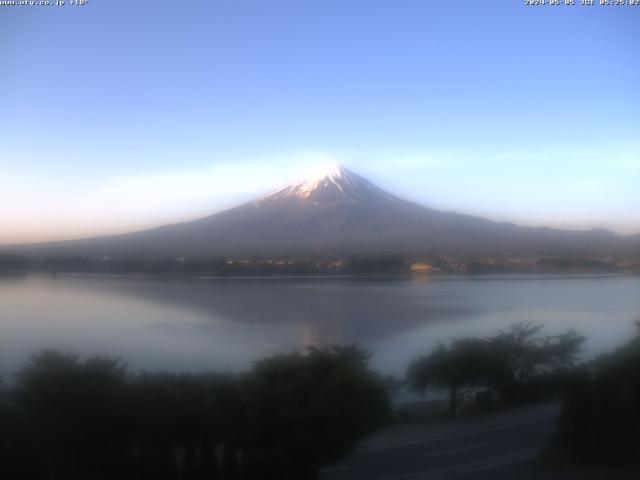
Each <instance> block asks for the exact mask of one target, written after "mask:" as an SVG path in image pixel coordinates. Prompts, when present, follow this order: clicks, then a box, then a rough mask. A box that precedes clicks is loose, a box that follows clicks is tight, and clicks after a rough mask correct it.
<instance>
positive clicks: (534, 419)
mask: <svg viewBox="0 0 640 480" xmlns="http://www.w3.org/2000/svg"><path fill="white" fill-rule="evenodd" d="M558 415H560V414H559V413H550V414H544V415H539V416H536V417H530V418H526V419H524V420H520V421H517V422H512V423H505V424H502V425H497V426H495V427H481V428H478V429H476V430H470V431H466V432H458V433H451V434H448V435H442V436H440V437H434V438H429V439H426V440H418V441H415V442H406V443H398V444H395V445H389V446H387V447H370V448H361V449H359V450H356V451H355V452H354V455H360V454H363V453H369V452H379V451H382V450H392V449H395V448H404V447H413V446H416V445H424V444H425V443H433V442H439V441H441V440H448V439H450V438H460V437H469V436H472V435H478V434H480V433H487V432H495V431H498V430H507V429H509V428H513V427H519V426H521V425H526V424H527V423H535V422H539V421H542V420H547V419H549V418H552V417H557V416H558Z"/></svg>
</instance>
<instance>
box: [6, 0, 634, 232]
mask: <svg viewBox="0 0 640 480" xmlns="http://www.w3.org/2000/svg"><path fill="white" fill-rule="evenodd" d="M67 3H68V2H67ZM578 3H579V2H578ZM0 74H1V76H0V78H1V82H2V83H1V85H2V88H0V114H1V118H2V119H3V122H2V128H1V129H0V171H1V173H2V177H1V178H2V182H0V198H1V199H2V202H0V203H1V204H0V219H1V220H0V221H1V222H2V225H1V226H0V243H7V242H14V241H32V240H45V239H53V238H69V237H78V236H84V235H89V234H94V233H107V232H120V231H127V230H132V229H136V228H142V227H147V226H151V225H157V224H162V223H165V222H168V221H176V220H180V219H187V218H193V217H197V216H199V215H203V214H205V213H209V212H214V211H217V210H220V209H222V208H226V207H228V206H230V205H233V204H235V203H237V202H240V201H243V200H245V199H249V198H251V197H253V196H254V195H256V194H262V193H264V192H265V191H268V190H269V189H271V188H274V187H276V186H278V185H279V184H281V183H286V182H287V181H289V180H291V179H292V178H293V177H297V176H299V175H301V174H303V173H304V171H305V170H307V169H309V168H310V167H312V166H313V165H315V164H316V163H325V162H331V163H334V162H338V163H341V164H343V165H345V166H347V167H351V168H352V169H353V170H355V171H357V172H359V173H361V174H363V175H365V176H368V177H369V178H371V179H372V180H373V181H374V182H376V183H378V184H379V185H380V186H381V187H383V188H386V189H388V190H391V191H393V192H394V193H396V194H398V195H402V196H405V197H407V198H409V199H412V200H416V201H418V202H420V203H424V204H428V205H430V206H434V207H437V208H442V209H446V210H457V211H462V212H466V213H472V214H478V215H483V216H486V217H489V218H492V219H497V220H514V221H517V222H519V223H523V224H530V225H543V224H549V225H552V226H566V227H576V228H591V227H606V228H610V229H613V230H616V231H618V232H621V233H631V232H636V231H640V215H639V214H640V188H638V185H640V7H630V6H625V7H614V6H611V7H602V6H599V5H596V6H593V7H582V6H580V5H577V6H574V7H565V6H558V7H551V6H548V5H547V6H542V7H525V6H524V1H519V0H505V1H491V2H480V1H457V2H450V1H425V0H415V1H414V0H412V1H406V0H405V1H402V0H400V1H388V0H387V1H382V0H367V1H360V0H348V1H346V0H295V1H293V0H292V1H278V0H256V1H242V0H233V1H219V0H210V1H193V2H179V1H173V2H169V1H166V2H163V1H146V0H136V1H125V0H89V4H88V5H87V6H84V7H74V6H70V5H67V6H65V7H0Z"/></svg>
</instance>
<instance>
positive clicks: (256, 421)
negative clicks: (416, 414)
mask: <svg viewBox="0 0 640 480" xmlns="http://www.w3.org/2000/svg"><path fill="white" fill-rule="evenodd" d="M368 359H369V354H368V353H367V352H365V351H364V350H362V349H360V348H358V347H356V346H350V347H331V348H322V349H319V348H313V347H312V348H310V349H309V352H308V354H307V355H300V354H297V353H295V354H291V355H276V356H273V357H270V358H267V359H264V360H260V361H259V362H256V364H255V365H254V367H253V369H252V371H251V372H250V374H249V376H248V378H247V402H248V408H249V425H250V426H251V437H250V441H249V443H248V451H247V452H246V454H247V468H248V472H247V474H248V475H249V477H250V478H260V479H271V478H273V479H301V480H302V479H305V478H307V479H309V478H316V476H317V467H318V466H320V465H323V464H326V463H328V462H332V461H335V460H337V459H338V458H340V457H341V456H343V455H346V454H347V453H349V452H350V450H351V449H352V448H353V446H354V445H355V443H356V441H357V440H358V439H360V438H362V437H363V436H364V435H366V434H368V433H369V432H371V431H372V430H373V429H375V428H376V427H378V426H379V425H381V423H382V422H383V421H384V420H385V418H386V417H387V415H388V412H389V404H388V399H387V395H386V391H385V389H384V385H383V380H382V379H381V378H380V377H379V376H378V375H376V374H375V373H373V372H372V371H370V370H369V369H368V367H367V362H368Z"/></svg>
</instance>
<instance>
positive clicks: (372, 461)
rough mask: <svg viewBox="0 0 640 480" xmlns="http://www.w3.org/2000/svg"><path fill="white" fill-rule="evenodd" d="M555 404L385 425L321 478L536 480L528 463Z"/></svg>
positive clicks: (554, 415) (547, 430)
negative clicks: (470, 416) (384, 427)
mask: <svg viewBox="0 0 640 480" xmlns="http://www.w3.org/2000/svg"><path fill="white" fill-rule="evenodd" d="M559 411H560V404H559V403H553V404H545V405H539V406H535V407H527V408H520V409H516V410H511V411H509V412H506V413H499V414H487V415H481V416H475V417H472V418H466V419H465V418H460V419H455V420H449V421H440V422H434V423H429V424H427V423H425V424H422V425H420V424H417V425H416V424H408V425H400V426H394V427H389V428H387V429H386V430H384V431H383V432H380V433H379V434H377V435H375V436H373V437H371V438H369V439H367V440H366V441H365V442H364V443H363V444H361V445H360V447H359V448H358V449H357V450H356V452H355V453H354V454H353V455H351V456H350V457H349V458H347V459H345V460H344V461H343V462H342V463H340V464H338V465H335V466H333V467H331V468H326V469H323V470H322V471H321V472H320V478H321V480H422V479H425V480H427V479H428V480H444V479H461V480H463V479H464V480H470V479H473V480H476V479H482V480H484V479H487V480H489V479H491V480H503V479H504V480H506V479H509V480H511V479H514V478H518V479H524V478H540V477H539V476H538V475H535V474H534V473H533V471H534V468H533V465H532V463H533V460H534V459H535V457H536V456H537V454H538V453H539V451H540V449H541V447H542V446H543V445H544V443H545V440H546V439H547V438H548V437H549V435H550V434H551V433H552V432H553V431H554V430H555V426H556V422H557V419H558V414H559Z"/></svg>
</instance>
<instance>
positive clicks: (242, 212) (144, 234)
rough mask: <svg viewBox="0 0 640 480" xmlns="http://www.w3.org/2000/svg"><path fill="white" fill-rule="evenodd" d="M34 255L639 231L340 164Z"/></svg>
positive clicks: (518, 239)
mask: <svg viewBox="0 0 640 480" xmlns="http://www.w3.org/2000/svg"><path fill="white" fill-rule="evenodd" d="M1 250H2V251H8V250H10V251H13V252H16V253H20V254H27V255H41V256H42V255H58V256H71V255H74V256H93V257H123V256H129V257H133V256H140V257H149V256H153V257H194V256H251V255H254V256H275V255H310V254H339V255H348V254H414V255H418V254H437V255H495V256H504V255H557V256H572V255H614V254H628V253H632V252H633V253H635V252H639V251H640V235H636V236H628V237H627V236H621V235H617V234H615V233H613V232H610V231H608V230H603V229H593V230H589V231H579V230H561V229H552V228H548V227H527V226H520V225H516V224H513V223H509V222H493V221H491V220H487V219H484V218H480V217H475V216H471V215H465V214H460V213H454V212H443V211H440V210H434V209H431V208H429V207H425V206H422V205H419V204H417V203H414V202H411V201H408V200H405V199H402V198H400V197H398V196H396V195H393V194H391V193H388V192H386V191H385V190H382V189H381V188H379V187H378V186H376V185H374V184H373V183H371V182H370V181H369V180H367V179H365V178H364V177H361V176H360V175H358V174H356V173H353V172H351V171H350V170H347V169H346V168H344V167H339V166H334V167H331V168H329V169H326V170H324V171H321V172H318V173H317V174H316V175H313V176H311V177H308V178H305V179H301V180H299V181H296V182H293V183H291V184H289V185H286V186H284V187H282V188H280V189H277V190H276V191H274V192H272V193H269V194H267V195H265V196H263V197H260V198H257V199H255V200H252V201H250V202H247V203H244V204H241V205H238V206H236V207H233V208H230V209H228V210H224V211H222V212H219V213H215V214H213V215H209V216H206V217H203V218H200V219H196V220H192V221H187V222H182V223H175V224H170V225H164V226H160V227H155V228H152V229H148V230H143V231H138V232H133V233H127V234H119V235H109V236H102V237H93V238H88V239H80V240H68V241H58V242H45V243H39V244H26V245H11V246H4V247H1Z"/></svg>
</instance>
